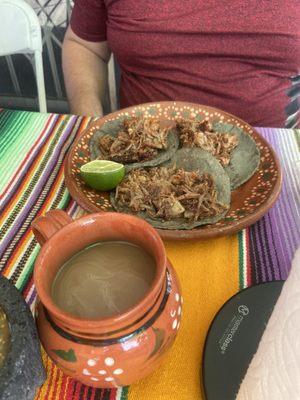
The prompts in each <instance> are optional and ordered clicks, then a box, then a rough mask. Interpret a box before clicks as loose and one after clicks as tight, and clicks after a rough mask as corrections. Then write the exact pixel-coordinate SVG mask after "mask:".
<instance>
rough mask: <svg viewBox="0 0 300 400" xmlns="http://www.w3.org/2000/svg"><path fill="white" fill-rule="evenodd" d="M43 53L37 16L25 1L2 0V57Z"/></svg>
mask: <svg viewBox="0 0 300 400" xmlns="http://www.w3.org/2000/svg"><path fill="white" fill-rule="evenodd" d="M36 50H38V51H40V52H41V51H42V39H41V28H40V23H39V20H38V17H37V15H36V14H35V12H34V11H33V9H32V8H31V7H30V6H29V4H27V3H26V2H25V1H23V0H0V56H5V55H9V54H20V53H34V52H35V51H36Z"/></svg>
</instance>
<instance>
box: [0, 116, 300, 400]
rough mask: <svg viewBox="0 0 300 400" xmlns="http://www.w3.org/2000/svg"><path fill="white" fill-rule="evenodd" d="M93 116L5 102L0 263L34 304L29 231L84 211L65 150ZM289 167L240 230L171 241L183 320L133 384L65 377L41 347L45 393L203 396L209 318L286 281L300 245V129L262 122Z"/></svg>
mask: <svg viewBox="0 0 300 400" xmlns="http://www.w3.org/2000/svg"><path fill="white" fill-rule="evenodd" d="M89 122H90V119H89V118H87V117H77V116H71V115H56V114H40V113H31V112H22V111H10V110H0V171H1V176H0V208H1V216H0V240H1V241H0V271H1V274H3V275H4V276H6V277H7V278H9V279H10V280H11V281H12V282H13V283H14V284H15V285H16V286H17V288H18V289H19V290H20V291H21V292H22V294H23V296H24V298H25V300H26V301H27V303H28V304H29V306H30V307H31V309H32V310H33V309H34V305H35V299H36V292H35V288H34V284H33V277H32V272H33V266H34V260H35V257H36V255H37V254H38V251H39V246H38V245H37V243H36V241H35V239H34V238H33V235H32V232H31V230H30V224H31V222H32V221H33V219H34V218H36V217H37V216H38V215H41V214H44V213H45V212H46V211H48V210H49V209H55V208H61V209H65V210H67V212H68V213H69V214H70V215H72V216H73V217H75V218H76V217H79V216H80V215H81V214H82V213H83V210H81V209H80V207H79V206H78V205H77V204H76V203H75V202H74V201H73V200H72V199H71V198H70V195H69V193H68V191H67V189H66V187H65V185H64V175H63V163H64V159H65V156H66V154H67V151H68V149H69V147H70V145H71V144H72V142H73V141H74V138H75V136H76V135H78V134H79V133H80V132H81V131H82V130H83V129H84V128H86V127H87V125H88V124H89ZM258 131H259V132H260V133H261V134H262V135H263V136H264V137H265V138H266V140H267V141H268V142H269V143H270V144H271V146H273V148H274V149H275V151H276V152H277V155H278V157H279V160H280V162H281V166H282V169H283V187H282V192H281V194H280V196H279V199H278V201H277V202H276V204H275V206H274V207H273V208H272V209H271V210H270V211H269V212H268V213H267V214H266V215H265V216H264V217H263V218H262V219H261V220H260V221H259V222H257V223H256V224H255V225H253V226H251V227H249V228H247V229H244V230H243V231H241V232H239V233H238V234H236V235H232V236H229V237H223V238H218V239H213V240H205V241H197V242H185V243H183V242H182V243H178V242H171V241H169V242H165V246H166V249H167V255H168V257H169V258H170V260H171V262H172V263H173V265H174V267H175V269H176V271H177V273H178V275H179V278H180V281H181V285H182V291H183V296H184V299H185V302H184V309H183V320H182V325H181V328H180V330H179V334H178V337H177V339H176V342H175V345H174V346H173V348H172V349H171V351H170V353H169V355H168V356H167V358H166V360H165V362H164V364H163V365H162V366H161V367H160V368H159V370H157V371H156V372H155V373H154V374H152V375H151V376H149V377H147V378H145V379H144V380H142V381H140V382H138V383H137V384H135V385H132V386H131V387H130V388H120V389H114V390H101V389H93V388H89V387H85V386H84V385H81V384H80V383H78V382H76V381H74V380H72V379H70V378H68V377H67V376H65V375H64V374H63V373H62V372H61V371H60V370H59V369H58V368H57V367H56V366H55V365H54V364H53V363H52V362H51V360H50V359H49V358H48V357H47V356H46V355H45V354H44V353H43V359H44V364H45V367H46V369H47V373H48V374H47V375H48V378H47V380H46V382H45V384H44V385H43V386H42V387H41V388H40V389H39V390H38V392H37V394H36V399H39V400H42V399H43V400H52V399H53V400H54V399H56V400H58V399H59V400H60V399H65V400H66V399H67V400H77V399H78V400H79V399H80V400H81V399H94V400H96V399H98V400H100V399H101V400H104V399H105V400H112V399H123V400H126V399H128V400H144V399H145V400H146V399H147V400H149V399H151V400H152V399H153V400H154V399H155V400H169V399H171V398H172V399H173V400H177V399H178V400H179V399H180V400H196V399H201V398H202V394H201V379H200V375H201V357H202V351H203V345H204V340H205V336H206V333H207V330H208V328H209V325H210V323H211V321H212V319H213V317H214V315H215V313H216V312H217V311H218V309H219V308H220V307H221V306H222V304H223V303H224V302H225V301H226V300H228V298H229V297H231V296H232V295H234V294H235V293H236V292H237V291H239V290H240V289H242V288H244V287H248V286H250V285H254V284H257V283H260V282H265V281H271V280H280V279H286V277H287V275H288V272H289V269H290V265H291V260H292V257H293V254H294V252H295V249H296V248H297V247H298V246H299V244H300V215H299V208H300V207H299V200H300V157H299V143H300V131H296V130H294V131H293V130H286V129H270V128H269V129H268V128H259V129H258Z"/></svg>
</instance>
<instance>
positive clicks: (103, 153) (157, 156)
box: [90, 117, 179, 172]
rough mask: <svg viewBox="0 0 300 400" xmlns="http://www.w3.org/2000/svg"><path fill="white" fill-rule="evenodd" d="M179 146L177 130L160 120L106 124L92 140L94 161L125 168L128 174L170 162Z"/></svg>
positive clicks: (123, 119) (137, 118) (141, 119)
mask: <svg viewBox="0 0 300 400" xmlns="http://www.w3.org/2000/svg"><path fill="white" fill-rule="evenodd" d="M178 145H179V140H178V136H177V133H176V130H175V129H172V128H170V126H167V127H165V126H163V124H162V123H161V122H160V121H159V119H157V118H153V117H149V118H144V117H129V118H119V119H117V120H114V121H108V122H106V123H105V124H104V125H103V126H102V127H101V129H99V130H98V131H96V132H95V134H94V135H93V137H92V138H91V140H90V153H91V160H94V159H105V160H111V161H116V162H119V163H122V164H124V165H125V169H126V171H127V172H128V171H130V170H132V169H135V168H141V167H153V166H156V165H159V164H161V163H163V162H165V161H167V160H169V159H170V158H171V157H172V155H173V154H174V153H175V152H176V150H177V148H178Z"/></svg>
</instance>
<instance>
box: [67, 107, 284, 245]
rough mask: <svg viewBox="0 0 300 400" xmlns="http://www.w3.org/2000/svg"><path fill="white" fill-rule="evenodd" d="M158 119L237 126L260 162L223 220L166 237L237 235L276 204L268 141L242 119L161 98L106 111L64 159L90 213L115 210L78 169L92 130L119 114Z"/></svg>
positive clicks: (277, 177)
mask: <svg viewBox="0 0 300 400" xmlns="http://www.w3.org/2000/svg"><path fill="white" fill-rule="evenodd" d="M124 116H126V117H130V116H144V117H145V118H149V117H156V118H159V119H160V120H161V121H162V120H163V121H165V120H170V121H174V120H176V119H178V118H192V119H199V120H204V119H206V120H208V121H210V122H212V123H214V122H222V123H228V124H231V125H234V126H237V127H239V128H241V129H243V131H244V132H245V133H246V134H248V135H249V136H251V137H252V138H253V139H254V140H255V142H256V144H257V146H258V148H259V151H260V156H261V157H260V165H259V168H258V170H257V171H256V173H255V174H254V175H253V176H252V177H251V178H250V179H249V180H248V181H247V182H246V183H244V184H243V185H242V186H240V187H239V188H237V189H236V190H234V191H233V192H232V193H231V205H230V209H229V211H228V213H227V214H226V216H225V218H223V219H222V220H221V221H218V222H217V223H215V224H212V225H204V226H200V227H198V228H194V229H190V230H184V229H182V230H176V229H173V230H171V229H170V230H168V229H158V232H159V234H160V236H161V237H162V238H163V239H170V240H191V239H207V238H215V237H218V236H225V235H229V234H233V233H236V232H238V231H240V230H241V229H244V228H245V227H247V226H249V225H251V224H254V223H255V222H256V221H258V220H259V219H260V218H261V217H262V216H263V215H264V214H265V213H266V212H267V211H268V210H269V209H270V208H271V207H272V206H273V204H274V203H275V201H276V199H277V197H278V195H279V193H280V190H281V181H282V175H281V169H280V164H279V161H278V159H277V156H276V154H275V152H274V150H273V149H272V147H271V146H270V145H269V143H268V142H267V141H266V140H265V139H264V138H263V137H262V136H261V135H260V134H259V133H258V132H257V131H256V130H255V129H254V128H252V127H251V126H250V125H249V124H247V123H246V122H244V121H242V120H241V119H239V118H237V117H235V116H233V115H231V114H228V113H226V112H225V111H221V110H218V109H217V108H213V107H208V106H204V105H200V104H193V103H186V102H180V101H177V102H176V101H161V102H159V103H147V104H140V105H137V106H133V107H128V108H125V109H123V110H119V111H116V112H114V113H112V114H108V115H106V116H105V117H104V118H101V119H98V120H96V121H94V122H93V123H91V124H90V125H89V127H88V128H87V129H85V130H84V131H83V132H82V133H81V135H80V136H79V137H78V138H77V140H76V141H75V142H74V144H73V145H72V147H71V149H70V151H69V153H68V156H67V159H66V163H65V182H66V185H67V187H68V189H69V191H70V193H71V196H72V197H73V198H74V199H75V200H76V201H77V203H78V204H79V205H80V206H81V207H83V208H84V209H85V210H87V211H89V212H103V211H113V207H112V205H111V204H110V201H109V195H108V194H107V193H105V192H99V191H97V190H94V189H91V188H90V187H88V186H87V185H85V183H84V182H83V180H82V179H81V178H80V173H79V171H80V167H81V166H82V165H83V164H85V163H87V162H88V161H90V151H89V141H90V139H91V137H92V136H93V134H94V132H95V131H97V130H98V129H99V128H100V127H101V126H102V125H103V124H104V123H105V122H107V121H113V120H115V119H118V118H120V117H124Z"/></svg>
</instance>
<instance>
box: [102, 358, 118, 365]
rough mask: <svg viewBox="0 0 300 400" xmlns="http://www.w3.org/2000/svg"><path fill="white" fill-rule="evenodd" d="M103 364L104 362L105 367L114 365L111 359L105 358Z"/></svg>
mask: <svg viewBox="0 0 300 400" xmlns="http://www.w3.org/2000/svg"><path fill="white" fill-rule="evenodd" d="M104 362H105V365H107V366H109V367H111V366H112V365H114V363H115V360H114V359H113V358H112V357H106V359H105V360H104Z"/></svg>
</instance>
